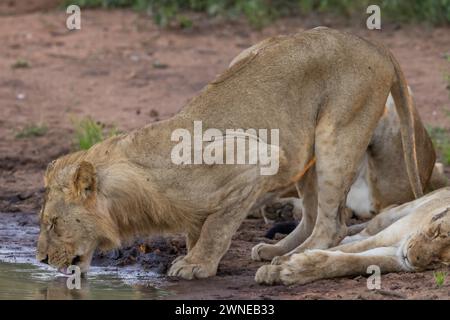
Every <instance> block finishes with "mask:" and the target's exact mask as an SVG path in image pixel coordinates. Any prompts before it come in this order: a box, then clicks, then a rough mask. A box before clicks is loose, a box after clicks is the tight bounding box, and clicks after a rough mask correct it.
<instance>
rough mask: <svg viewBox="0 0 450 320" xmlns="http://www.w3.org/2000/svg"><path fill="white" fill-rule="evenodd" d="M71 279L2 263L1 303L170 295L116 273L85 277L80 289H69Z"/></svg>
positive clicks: (149, 280)
mask: <svg viewBox="0 0 450 320" xmlns="http://www.w3.org/2000/svg"><path fill="white" fill-rule="evenodd" d="M68 279H69V278H68V277H67V276H60V275H58V274H56V273H55V272H49V271H47V270H45V269H40V268H37V267H35V266H32V265H26V264H11V263H1V262H0V300H2V299H33V300H83V299H113V300H118V299H158V298H160V297H162V296H164V295H167V294H168V293H167V292H165V291H163V290H160V289H158V288H155V287H154V286H153V285H152V283H151V279H139V281H136V283H133V284H130V283H127V282H124V281H123V279H121V278H119V277H118V276H117V275H115V274H114V273H111V274H98V275H89V276H88V277H82V278H81V283H80V289H69V287H68V285H67V282H68ZM69 281H70V279H69ZM72 283H73V282H72Z"/></svg>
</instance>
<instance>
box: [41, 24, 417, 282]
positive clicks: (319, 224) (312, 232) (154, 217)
mask: <svg viewBox="0 0 450 320" xmlns="http://www.w3.org/2000/svg"><path fill="white" fill-rule="evenodd" d="M389 92H392V95H393V97H394V100H395V103H396V106H397V112H398V114H399V119H400V124H401V126H400V127H401V135H402V144H403V152H404V155H405V156H404V159H405V166H406V170H407V173H408V178H409V181H410V183H411V188H412V191H413V194H414V195H415V196H416V197H420V196H421V195H422V194H423V190H422V183H421V179H420V175H419V170H418V165H417V155H416V149H415V136H414V119H413V116H412V112H413V111H412V110H413V101H412V99H411V96H410V95H409V92H408V88H407V84H406V82H405V78H404V76H403V73H402V71H401V69H400V67H399V65H398V63H397V61H396V60H395V59H394V57H393V56H392V54H391V53H390V52H389V51H388V50H387V49H385V48H384V47H382V46H380V45H375V44H372V43H370V42H368V41H366V40H364V39H361V38H359V37H356V36H353V35H349V34H346V33H341V32H338V31H336V30H331V29H327V28H316V29H313V30H309V31H306V32H302V33H299V34H295V35H292V36H286V37H278V38H275V39H273V41H270V43H269V44H267V45H265V46H264V47H263V48H260V50H258V51H257V52H254V53H251V54H249V55H247V57H245V58H244V59H242V60H240V61H239V62H237V63H236V64H234V65H233V66H232V67H231V68H229V69H228V70H226V71H225V72H224V73H223V74H222V75H220V76H219V77H218V78H217V79H216V80H215V81H213V82H212V83H210V84H209V85H208V86H207V87H206V88H205V89H203V91H202V92H201V93H200V94H199V96H197V97H196V98H194V99H192V100H191V101H190V102H189V104H188V105H187V106H186V107H185V108H183V110H182V111H181V112H180V113H178V114H177V115H175V116H174V117H172V118H171V119H168V120H165V121H161V122H157V123H154V124H151V125H148V126H146V127H144V128H142V129H139V130H135V131H133V132H131V133H129V134H123V135H120V136H116V137H113V138H110V139H108V140H106V141H104V142H101V143H99V144H97V145H95V146H93V147H92V148H91V149H89V150H87V151H81V152H77V153H74V154H70V155H67V156H64V157H62V158H59V159H58V160H56V161H54V162H53V163H52V164H50V165H49V167H48V169H47V172H46V174H45V186H46V195H45V201H44V205H43V208H42V211H41V214H40V221H41V232H40V235H39V241H38V252H37V259H38V260H40V261H44V262H48V263H50V264H51V265H54V266H55V267H57V268H59V269H60V270H61V271H64V270H65V268H66V267H67V266H69V265H71V264H76V265H78V266H80V267H81V269H82V271H86V270H87V269H88V267H89V265H90V261H91V258H92V255H93V252H94V250H95V248H97V247H100V248H102V249H109V248H113V247H118V246H120V245H121V244H122V243H123V242H124V241H127V240H129V239H132V238H133V237H136V236H146V235H149V234H150V233H152V232H185V233H186V234H187V248H188V253H187V255H186V256H185V257H182V258H180V259H177V261H176V262H175V263H174V264H173V265H172V266H171V268H170V270H169V272H168V274H169V275H171V276H180V277H183V278H186V279H192V278H205V277H209V276H213V275H215V274H216V271H217V267H218V264H219V261H220V259H221V258H222V256H223V255H224V254H225V252H226V251H227V249H228V247H229V245H230V242H231V238H232V236H233V234H234V233H235V231H236V230H237V228H238V227H239V225H240V224H241V222H242V220H243V219H244V218H245V217H246V215H247V213H248V212H249V211H250V210H251V209H252V208H254V207H257V206H260V205H261V204H262V203H263V202H264V201H266V200H267V199H265V197H263V196H264V195H266V194H270V193H271V194H275V195H276V194H277V193H278V192H283V190H286V189H287V188H290V187H291V186H292V185H294V184H295V183H297V185H298V189H299V190H300V191H301V193H302V195H303V199H309V200H308V201H304V212H303V219H302V221H301V224H300V227H299V228H297V229H296V230H295V231H294V232H295V236H293V237H291V238H290V239H291V240H290V241H289V243H286V242H285V243H284V245H283V246H279V247H277V250H276V251H273V250H265V249H266V248H265V247H264V245H262V246H260V247H259V248H258V250H254V253H253V254H254V255H264V258H266V259H267V258H270V257H273V256H275V255H283V254H285V253H288V252H290V251H292V252H291V253H298V252H303V251H305V250H307V249H317V248H320V249H326V248H330V247H333V246H335V245H337V244H338V243H339V242H340V241H341V240H342V239H343V238H344V237H345V235H346V234H347V230H346V229H347V228H346V225H345V221H344V219H343V214H342V211H343V208H344V205H345V198H346V195H347V192H348V190H349V189H350V186H351V184H352V183H353V181H354V178H355V174H356V171H357V169H358V167H359V165H360V163H361V160H362V158H363V156H364V153H365V152H366V150H367V147H368V145H369V142H370V140H371V137H372V136H373V132H374V130H375V127H376V126H377V123H378V121H379V119H380V117H381V116H382V114H383V111H384V106H385V102H386V99H387V97H388V94H389ZM194 121H201V122H202V125H203V128H204V130H206V129H214V130H216V131H219V132H226V130H227V129H237V128H243V129H251V128H253V129H267V130H279V142H280V143H279V146H277V145H276V144H275V145H273V146H271V149H270V150H272V151H273V152H274V154H275V155H277V156H278V157H277V159H278V160H279V167H278V171H277V172H276V173H275V174H272V175H262V174H261V170H260V169H261V166H262V165H261V164H236V165H222V164H219V163H209V164H205V163H201V162H200V163H197V162H196V161H195V159H196V154H197V153H196V149H195V147H194V148H193V150H192V152H191V153H190V154H192V155H194V163H193V164H190V163H184V164H177V163H175V162H174V161H173V159H172V157H171V155H172V152H173V148H174V146H175V145H176V143H175V142H173V141H172V137H173V133H174V131H175V130H179V129H182V130H185V131H184V132H186V131H187V132H188V133H189V130H192V128H193V124H194ZM194 133H195V132H194ZM259 138H260V139H261V140H263V141H264V142H266V143H269V144H270V143H271V142H273V141H269V139H267V138H266V139H263V138H262V137H259ZM226 139H227V137H224V140H226ZM219 140H220V139H219ZM211 143H218V142H217V141H215V140H214V141H213V142H211ZM204 145H208V143H206V142H204ZM272 147H273V148H272ZM249 152H250V151H249ZM312 163H314V165H311V164H312ZM305 186H307V188H305ZM258 199H263V200H262V201H259V202H258V203H257V200H258Z"/></svg>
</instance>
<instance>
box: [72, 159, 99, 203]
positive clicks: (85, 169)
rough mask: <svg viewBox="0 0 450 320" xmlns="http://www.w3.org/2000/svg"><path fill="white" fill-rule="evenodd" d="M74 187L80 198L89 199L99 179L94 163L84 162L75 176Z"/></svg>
mask: <svg viewBox="0 0 450 320" xmlns="http://www.w3.org/2000/svg"><path fill="white" fill-rule="evenodd" d="M73 186H74V189H75V193H76V194H77V195H78V196H83V197H88V196H89V195H91V194H92V193H93V192H94V191H95V189H96V186H97V179H96V173H95V169H94V166H93V165H92V163H90V162H87V161H82V162H81V163H80V164H79V165H78V167H77V169H76V170H75V173H74V175H73Z"/></svg>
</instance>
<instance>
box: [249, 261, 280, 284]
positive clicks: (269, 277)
mask: <svg viewBox="0 0 450 320" xmlns="http://www.w3.org/2000/svg"><path fill="white" fill-rule="evenodd" d="M281 269H282V268H281V266H273V265H270V264H269V265H264V266H262V267H260V268H259V269H258V271H256V275H255V281H256V282H257V283H259V284H268V285H273V284H277V283H280V281H281V280H280V272H281Z"/></svg>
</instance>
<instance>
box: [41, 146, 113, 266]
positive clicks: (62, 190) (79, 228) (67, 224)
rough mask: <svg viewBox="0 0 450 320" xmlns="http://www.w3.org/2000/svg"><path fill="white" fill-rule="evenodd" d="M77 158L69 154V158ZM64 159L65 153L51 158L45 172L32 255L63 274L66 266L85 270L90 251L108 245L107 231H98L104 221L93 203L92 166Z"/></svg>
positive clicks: (93, 170) (96, 204)
mask: <svg viewBox="0 0 450 320" xmlns="http://www.w3.org/2000/svg"><path fill="white" fill-rule="evenodd" d="M78 157H79V154H75V156H74V155H72V156H71V158H72V159H70V160H73V158H78ZM67 160H68V158H67V156H66V157H63V158H61V159H58V160H56V161H54V162H53V163H51V164H50V165H49V167H48V169H47V172H46V174H45V179H44V181H45V188H46V193H45V199H44V204H43V207H42V210H41V212H40V227H41V230H40V234H39V240H38V247H37V256H36V257H37V259H38V261H41V262H44V263H48V264H50V265H52V266H54V267H56V268H58V269H59V270H60V271H61V272H64V273H66V270H67V267H69V266H70V265H77V266H79V267H80V269H81V271H82V272H86V271H87V270H88V268H89V265H90V262H91V259H92V256H93V253H94V250H95V249H96V248H97V247H98V246H108V240H107V239H106V238H105V237H104V235H105V234H107V232H103V231H104V230H102V229H104V227H105V225H106V223H105V221H101V220H102V219H101V214H100V212H99V204H98V203H97V202H98V201H97V193H98V190H97V178H96V172H95V169H94V166H93V165H92V164H91V163H90V162H87V161H83V160H79V161H67ZM105 218H106V217H105ZM106 220H107V218H106ZM100 235H102V236H100Z"/></svg>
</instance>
